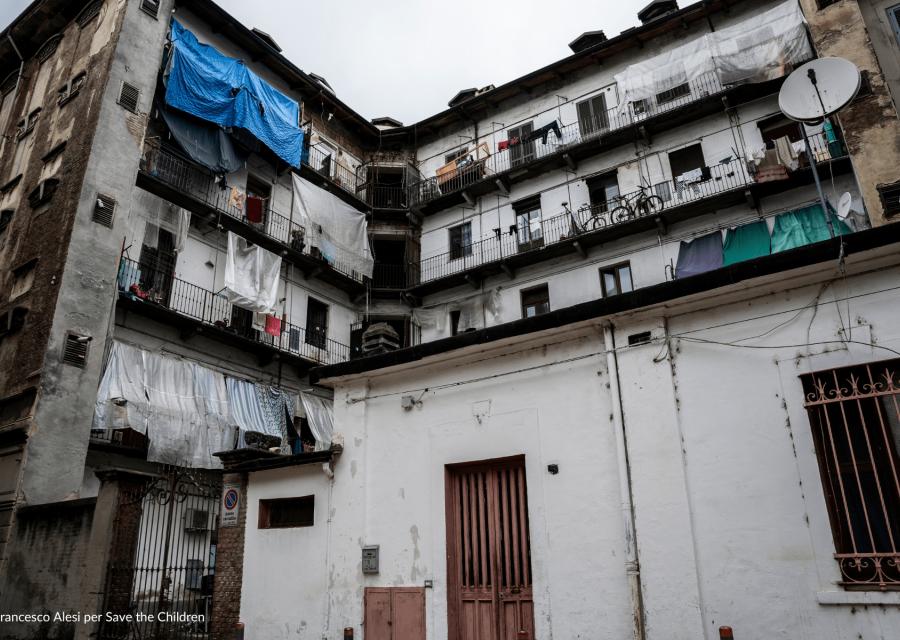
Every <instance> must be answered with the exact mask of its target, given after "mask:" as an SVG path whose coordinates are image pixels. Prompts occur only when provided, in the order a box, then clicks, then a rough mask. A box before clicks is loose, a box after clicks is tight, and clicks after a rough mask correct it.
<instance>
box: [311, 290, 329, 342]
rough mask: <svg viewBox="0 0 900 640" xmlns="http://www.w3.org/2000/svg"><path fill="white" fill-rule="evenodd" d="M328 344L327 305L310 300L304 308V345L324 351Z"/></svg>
mask: <svg viewBox="0 0 900 640" xmlns="http://www.w3.org/2000/svg"><path fill="white" fill-rule="evenodd" d="M327 343H328V305H327V304H325V303H324V302H320V301H318V300H316V299H315V298H310V299H309V301H308V302H307V306H306V344H310V345H312V346H314V347H317V348H319V349H324V348H325V346H326V344H327Z"/></svg>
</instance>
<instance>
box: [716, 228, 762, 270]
mask: <svg viewBox="0 0 900 640" xmlns="http://www.w3.org/2000/svg"><path fill="white" fill-rule="evenodd" d="M770 253H772V239H771V238H770V237H769V225H767V224H766V221H765V220H759V221H757V222H752V223H750V224H745V225H743V226H741V227H737V228H736V229H729V230H728V234H727V235H726V236H725V249H724V257H723V260H722V264H723V265H724V266H726V267H727V266H728V265H730V264H735V263H736V262H743V261H744V260H753V259H754V258H759V257H761V256H767V255H769V254H770Z"/></svg>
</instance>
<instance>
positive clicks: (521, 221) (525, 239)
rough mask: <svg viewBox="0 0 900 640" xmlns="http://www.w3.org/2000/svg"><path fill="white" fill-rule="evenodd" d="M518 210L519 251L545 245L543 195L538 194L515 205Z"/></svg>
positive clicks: (517, 238)
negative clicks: (542, 215) (542, 221)
mask: <svg viewBox="0 0 900 640" xmlns="http://www.w3.org/2000/svg"><path fill="white" fill-rule="evenodd" d="M513 208H514V209H515V211H516V240H517V242H518V245H519V251H529V250H531V249H537V248H538V247H543V246H544V229H543V227H542V226H541V196H540V195H537V196H535V197H533V198H528V199H527V200H525V201H521V202H517V203H515V204H514V205H513Z"/></svg>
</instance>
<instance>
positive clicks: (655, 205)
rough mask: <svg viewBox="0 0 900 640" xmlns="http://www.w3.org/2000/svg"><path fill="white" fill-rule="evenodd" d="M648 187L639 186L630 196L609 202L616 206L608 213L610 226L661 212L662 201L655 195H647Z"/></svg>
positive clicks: (663, 205) (622, 196)
mask: <svg viewBox="0 0 900 640" xmlns="http://www.w3.org/2000/svg"><path fill="white" fill-rule="evenodd" d="M648 191H649V187H646V186H644V185H641V186H640V187H638V190H637V191H635V192H634V193H633V194H631V195H619V196H616V197H615V198H613V199H612V200H610V203H616V206H615V207H614V208H613V209H612V211H611V212H609V222H610V224H617V223H619V222H627V221H629V220H635V219H637V218H643V217H645V216H652V215H656V214H658V213H660V212H662V210H663V208H664V207H665V206H666V204H665V202H663V199H662V198H660V197H659V196H658V195H656V194H652V193H648Z"/></svg>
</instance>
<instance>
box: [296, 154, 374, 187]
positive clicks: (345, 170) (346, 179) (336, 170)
mask: <svg viewBox="0 0 900 640" xmlns="http://www.w3.org/2000/svg"><path fill="white" fill-rule="evenodd" d="M303 162H304V163H305V164H307V165H308V166H309V167H310V168H311V169H314V170H315V171H316V172H317V173H319V174H321V175H322V176H324V177H325V178H327V179H328V180H330V181H331V183H332V184H334V185H336V186H338V187H340V188H341V189H343V190H344V191H346V192H347V193H351V194H353V195H354V196H356V197H359V188H360V187H361V186H363V184H364V183H365V180H364V176H363V177H362V178H361V177H359V176H357V175H356V172H355V171H353V170H352V169H350V168H349V167H347V166H344V165H343V164H341V163H340V162H338V160H337V158H335V157H334V154H333V153H331V152H330V151H326V150H325V149H323V148H322V147H319V146H316V145H310V146H309V148H308V149H307V150H306V152H305V153H304V154H303Z"/></svg>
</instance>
